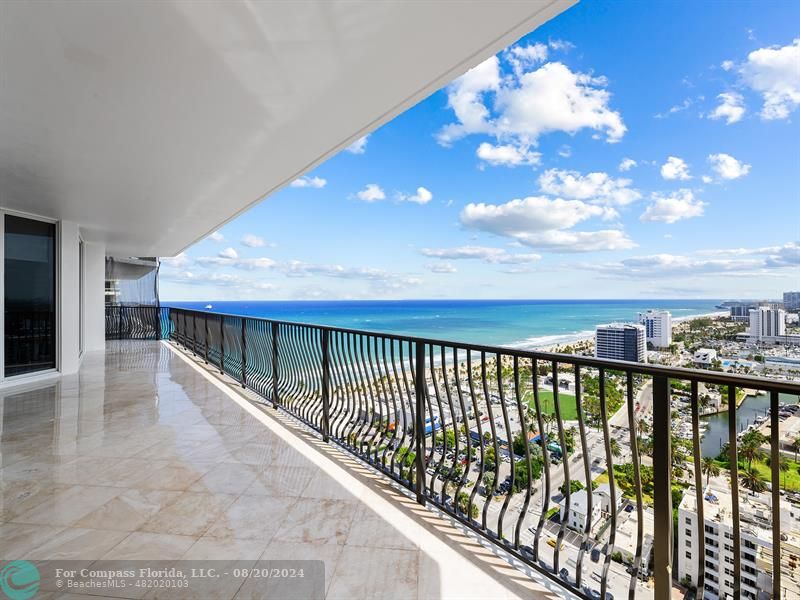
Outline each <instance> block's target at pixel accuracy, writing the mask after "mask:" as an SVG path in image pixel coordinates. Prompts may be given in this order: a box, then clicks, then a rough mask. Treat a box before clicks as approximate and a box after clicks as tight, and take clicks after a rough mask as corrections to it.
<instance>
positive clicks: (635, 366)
mask: <svg viewBox="0 0 800 600" xmlns="http://www.w3.org/2000/svg"><path fill="white" fill-rule="evenodd" d="M153 308H156V307H153ZM162 308H166V309H169V310H179V311H184V312H187V313H197V314H202V315H215V316H218V317H230V318H235V319H253V320H257V321H263V322H265V323H275V324H278V325H288V326H293V327H310V328H316V329H319V330H321V331H334V332H337V333H347V334H355V335H366V336H374V337H381V338H385V339H389V340H393V341H398V342H407V343H420V344H425V345H432V346H445V347H449V348H457V349H459V350H469V351H473V352H486V353H491V354H504V355H508V356H512V357H513V356H516V357H517V358H529V359H537V360H545V361H549V362H553V361H555V362H568V363H572V364H575V365H580V366H582V367H593V368H598V369H600V368H602V369H608V370H612V371H614V370H619V371H632V370H633V371H636V374H637V375H649V376H652V377H659V376H660V377H668V378H670V379H680V380H684V381H697V382H698V383H712V384H715V385H735V386H737V387H743V388H748V389H755V390H764V391H777V392H783V393H788V394H800V384H797V383H792V382H789V381H780V380H776V379H768V378H766V377H753V376H750V375H738V374H730V373H720V372H718V371H709V370H705V369H689V368H685V367H667V366H664V365H654V364H650V363H640V362H633V361H627V360H615V359H610V358H597V357H593V356H583V355H580V354H565V353H561V352H542V351H538V350H525V349H521V348H513V347H509V346H494V345H488V344H475V343H470V342H455V341H451V340H443V339H438V338H426V337H420V336H414V335H404V334H396V333H390V332H383V331H370V330H366V329H353V328H349V327H337V326H335V325H324V324H319V323H307V322H304V321H284V320H280V319H270V318H267V317H259V316H253V315H240V314H235V313H220V312H213V311H208V310H197V309H193V308H183V307H179V306H166V305H162Z"/></svg>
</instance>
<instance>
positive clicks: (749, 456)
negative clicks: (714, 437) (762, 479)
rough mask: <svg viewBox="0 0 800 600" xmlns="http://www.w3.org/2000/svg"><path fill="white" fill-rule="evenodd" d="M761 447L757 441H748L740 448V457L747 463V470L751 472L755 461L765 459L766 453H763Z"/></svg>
mask: <svg viewBox="0 0 800 600" xmlns="http://www.w3.org/2000/svg"><path fill="white" fill-rule="evenodd" d="M759 446H760V445H759V444H758V443H756V442H755V441H747V442H746V443H744V444H742V447H741V448H739V456H740V457H741V458H742V459H743V460H746V461H747V470H748V471H750V470H751V469H752V467H753V461H754V460H755V461H759V460H762V459H763V458H764V453H763V452H762V451H761V448H760V447H759Z"/></svg>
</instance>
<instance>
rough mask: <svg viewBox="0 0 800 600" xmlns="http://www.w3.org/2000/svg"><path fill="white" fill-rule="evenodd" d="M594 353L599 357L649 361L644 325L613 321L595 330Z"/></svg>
mask: <svg viewBox="0 0 800 600" xmlns="http://www.w3.org/2000/svg"><path fill="white" fill-rule="evenodd" d="M594 355H595V356H596V357H597V358H610V359H613V360H629V361H634V362H647V342H646V331H645V328H644V325H640V324H638V323H636V324H634V323H611V324H609V325H600V326H598V327H597V330H596V331H595V343H594Z"/></svg>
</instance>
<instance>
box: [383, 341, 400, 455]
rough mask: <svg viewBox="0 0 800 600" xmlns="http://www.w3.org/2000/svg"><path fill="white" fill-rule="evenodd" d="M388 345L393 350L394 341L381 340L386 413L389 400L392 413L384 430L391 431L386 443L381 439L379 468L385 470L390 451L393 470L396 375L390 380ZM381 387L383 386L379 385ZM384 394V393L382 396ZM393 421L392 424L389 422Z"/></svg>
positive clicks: (395, 433)
mask: <svg viewBox="0 0 800 600" xmlns="http://www.w3.org/2000/svg"><path fill="white" fill-rule="evenodd" d="M387 342H388V344H389V348H390V349H393V348H394V341H393V340H387V339H386V338H381V358H382V359H383V372H384V374H385V379H386V386H387V387H388V388H389V396H387V398H386V411H387V413H388V412H389V399H390V398H391V401H392V409H391V410H392V412H391V416H390V415H388V414H387V416H386V428H385V429H386V430H389V431H391V434H388V433H387V434H386V437H388V441H386V437H385V438H383V439H382V443H384V444H385V445H384V448H383V454H381V466H382V467H383V468H384V469H385V468H386V457H387V456H388V454H389V451H390V450H391V451H392V463H391V465H392V466H391V469H390V470H392V471H393V470H394V446H395V442H396V441H397V397H396V396H395V393H394V387H395V384H396V380H397V374H396V373H395V379H392V374H391V371H390V370H389V363H387V362H386V353H387V352H386V344H387ZM392 361H393V362H394V352H393V351H392ZM381 385H383V384H382V383H381ZM385 393H386V392H385V391H384V394H385ZM391 419H394V422H393V423H392V422H391V421H390V420H391Z"/></svg>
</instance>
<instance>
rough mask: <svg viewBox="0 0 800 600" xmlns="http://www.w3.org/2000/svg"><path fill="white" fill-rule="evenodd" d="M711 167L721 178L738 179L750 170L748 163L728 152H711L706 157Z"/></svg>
mask: <svg viewBox="0 0 800 600" xmlns="http://www.w3.org/2000/svg"><path fill="white" fill-rule="evenodd" d="M708 162H710V163H711V168H712V169H713V170H714V172H715V173H716V174H717V175H718V176H719V177H721V178H722V179H729V180H730V179H739V177H744V176H745V175H747V174H748V173H749V172H750V165H748V164H745V163H743V162H741V161H738V160H736V159H735V158H734V157H732V156H731V155H730V154H723V153H720V154H711V155H709V157H708Z"/></svg>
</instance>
